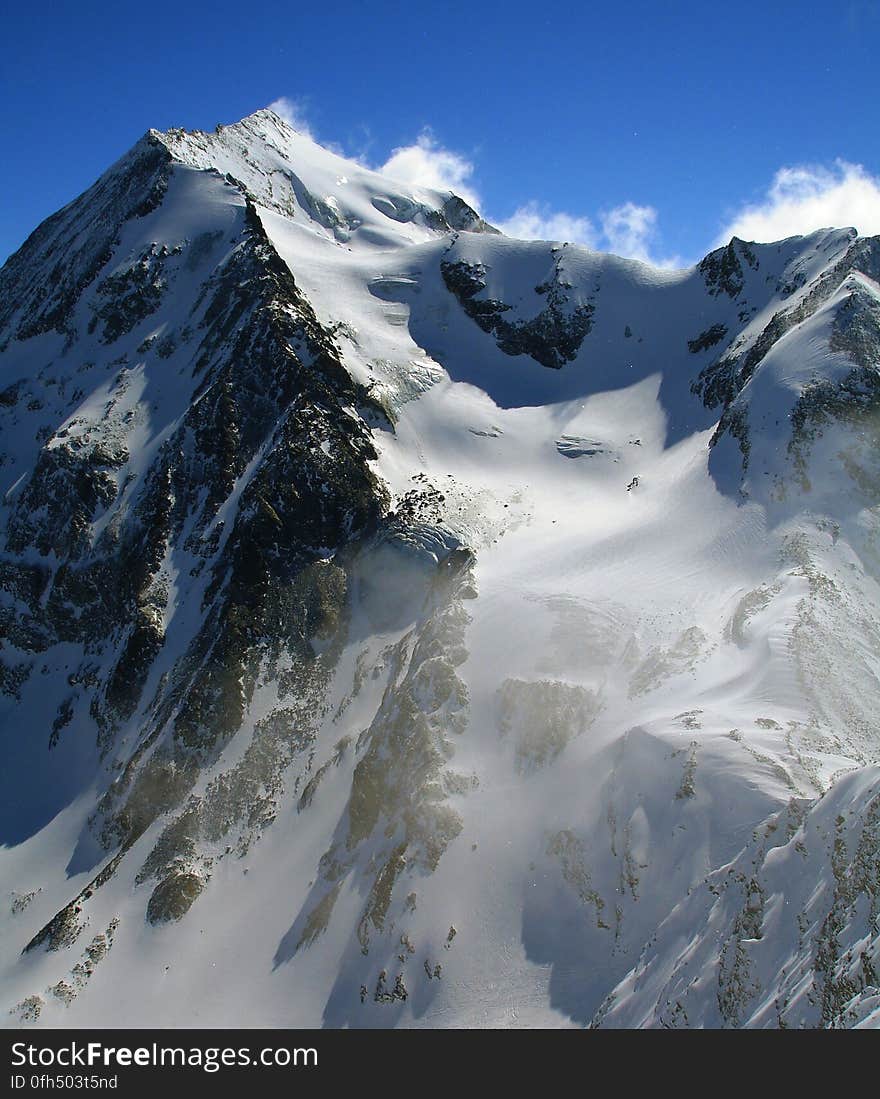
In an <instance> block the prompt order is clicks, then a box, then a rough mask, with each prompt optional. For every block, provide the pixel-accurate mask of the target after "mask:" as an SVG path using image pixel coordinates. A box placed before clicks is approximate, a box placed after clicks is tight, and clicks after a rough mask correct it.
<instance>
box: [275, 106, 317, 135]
mask: <svg viewBox="0 0 880 1099" xmlns="http://www.w3.org/2000/svg"><path fill="white" fill-rule="evenodd" d="M269 110H270V111H274V112H275V114H277V115H278V117H279V118H283V119H284V121H285V122H286V123H288V125H290V126H292V127H293V128H294V129H295V130H297V131H299V133H301V134H305V136H306V137H310V138H312V139H313V140H314V134H313V133H312V128H311V126H310V125H309V122H308V119H307V117H306V105H305V104H304V103H303V102H302V100H300V99H290V98H289V97H288V96H286V95H282V96H280V97H279V98H278V99H273V100H272V102H271V103H270V104H269Z"/></svg>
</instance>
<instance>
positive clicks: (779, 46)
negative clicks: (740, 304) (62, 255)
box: [0, 0, 880, 260]
mask: <svg viewBox="0 0 880 1099" xmlns="http://www.w3.org/2000/svg"><path fill="white" fill-rule="evenodd" d="M0 26H2V30H0V149H2V150H3V153H2V159H3V184H4V195H3V201H2V204H0V260H2V259H4V258H5V257H6V255H7V254H8V253H9V252H10V251H12V250H14V249H15V248H16V247H18V245H19V244H20V243H21V242H22V241H23V240H24V238H25V237H26V236H27V234H28V233H29V232H30V231H31V230H32V229H33V228H35V227H36V225H37V224H38V222H39V221H41V220H42V219H43V218H44V217H46V216H48V215H49V214H51V213H52V212H54V211H55V210H56V209H58V208H59V207H60V206H62V205H63V204H64V203H66V202H68V201H70V200H71V199H72V198H74V197H75V196H76V195H77V194H78V193H79V192H81V191H82V190H83V189H84V188H85V187H87V186H88V185H89V184H90V183H91V182H92V181H93V180H94V179H95V178H96V177H97V176H98V175H99V174H100V173H101V172H102V171H103V170H104V169H105V168H106V167H108V165H109V164H110V163H111V162H112V161H113V160H115V159H116V158H117V157H118V156H120V155H121V154H122V153H123V152H124V151H125V150H126V149H127V148H128V147H129V146H130V145H132V144H133V142H134V141H135V140H136V139H137V138H138V137H139V136H140V135H141V134H142V133H143V132H144V131H145V130H147V129H148V128H149V127H150V126H154V127H157V128H159V129H166V128H168V127H170V126H184V127H186V128H190V129H192V128H200V129H211V128H213V127H214V125H215V124H216V123H217V122H232V121H235V120H237V119H238V118H240V117H242V116H244V115H246V114H249V113H250V112H252V111H254V110H256V109H257V108H259V107H261V106H265V105H266V104H268V103H269V102H270V101H272V100H274V99H276V98H277V97H279V96H288V97H291V98H293V99H296V100H299V101H300V102H304V103H305V106H306V108H307V115H308V118H309V121H310V124H311V127H312V129H313V131H314V133H315V136H316V137H317V138H318V139H319V140H323V141H325V142H335V143H336V144H337V145H339V146H341V147H342V148H343V150H344V151H347V152H349V153H352V154H360V155H365V156H366V157H367V159H368V160H369V162H370V163H371V164H380V163H382V162H383V161H384V160H385V159H386V158H387V156H388V154H389V153H390V151H391V149H392V148H393V147H395V146H399V145H403V144H409V143H410V142H412V141H414V140H415V138H416V137H417V135H418V134H419V132H420V131H421V130H422V128H423V127H425V126H430V127H431V128H432V130H433V133H434V135H435V137H436V139H437V140H438V141H439V142H440V143H441V144H443V145H445V146H447V147H449V148H451V149H454V150H456V151H458V152H460V153H462V154H463V155H465V156H466V157H467V158H468V159H470V160H472V161H473V162H474V164H475V168H476V171H475V185H476V187H477V189H478V190H479V191H480V194H481V195H482V198H483V211H484V212H485V213H486V214H487V215H488V216H490V217H494V218H496V219H502V218H506V217H508V216H509V215H510V214H512V213H513V211H514V209H515V208H516V207H517V206H520V205H522V204H523V203H525V202H527V201H529V200H534V199H537V200H540V201H542V202H546V203H547V204H548V205H549V206H550V207H552V208H553V209H556V210H565V211H567V212H569V213H571V214H576V215H577V214H585V215H589V216H591V217H593V216H595V214H596V212H597V211H598V210H600V209H602V208H608V207H611V206H614V205H617V204H619V203H621V202H624V201H633V202H636V203H640V204H650V205H652V206H655V207H657V209H658V210H659V214H660V225H661V228H662V231H663V245H664V246H665V247H666V250H667V251H669V252H673V251H675V252H678V253H680V254H683V255H698V254H702V252H703V251H705V248H706V247H707V246H708V245H709V244H710V243H711V242H712V240H713V238H714V236H715V234H716V233H717V231H718V230H719V228H720V226H721V225H722V223H723V221H724V219H725V216H726V215H728V214H729V213H730V212H731V211H732V210H734V209H735V208H738V207H739V206H740V205H741V204H742V203H743V202H745V201H747V200H749V199H752V198H754V197H755V196H757V195H758V194H759V193H761V192H763V191H764V190H765V189H766V187H767V186H768V184H769V183H770V181H771V179H772V177H773V174H774V172H775V171H776V170H777V169H778V168H780V167H782V166H783V165H792V164H802V163H824V164H830V163H831V162H833V161H834V159H835V158H838V157H840V158H843V159H845V160H849V161H853V162H856V163H861V164H863V165H865V167H866V168H867V169H868V170H869V171H871V172H872V173H874V174H877V173H878V171H880V125H878V121H880V111H878V91H880V89H878V83H880V80H878V71H880V49H878V46H880V5H878V3H877V2H876V0H871V2H864V0H853V2H846V0H844V2H840V3H837V2H835V3H832V2H828V3H822V4H819V3H812V2H810V0H801V2H800V3H794V2H788V0H786V2H776V3H774V2H772V0H771V2H769V3H768V2H764V3H758V2H755V0H739V2H737V3H724V4H721V3H714V2H712V0H706V2H704V3H693V2H678V3H676V2H669V3H661V2H657V3H647V2H618V3H613V4H608V3H606V4H601V5H599V4H591V3H581V4H576V3H573V2H571V3H563V2H559V0H539V2H537V3H525V2H522V0H506V2H498V0H487V2H470V3H464V2H460V0H450V2H447V3H442V4H441V3H435V2H433V0H429V2H424V3H418V2H412V3H403V2H400V0H376V2H374V3H336V4H333V3H324V4H320V3H315V2H314V0H308V2H302V3H282V2H277V0H264V2H252V3H249V4H243V3H241V2H238V3H230V2H228V0H215V2H214V3H211V4H207V3H203V2H201V0H199V2H186V0H178V2H176V3H172V2H168V0H152V2H148V3H131V2H127V0H119V2H117V3H109V2H106V0H90V2H79V3H73V2H70V0H61V2H58V3H53V4H35V3H30V4H28V3H16V4H14V5H12V4H8V5H6V6H5V9H4V13H3V16H2V24H0Z"/></svg>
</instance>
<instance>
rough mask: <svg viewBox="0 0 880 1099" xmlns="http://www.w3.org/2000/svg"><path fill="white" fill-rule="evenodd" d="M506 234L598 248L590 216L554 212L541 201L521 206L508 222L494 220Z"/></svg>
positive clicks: (527, 238) (520, 237) (522, 238)
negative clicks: (565, 241)
mask: <svg viewBox="0 0 880 1099" xmlns="http://www.w3.org/2000/svg"><path fill="white" fill-rule="evenodd" d="M492 224H493V225H496V226H497V227H498V228H499V229H500V230H501V232H502V233H506V234H507V236H509V237H516V238H517V240H567V241H570V242H571V243H572V244H585V245H586V246H587V247H588V248H595V247H596V242H597V234H596V230H595V228H594V226H593V223H592V222H591V221H590V219H589V218H588V217H578V216H576V215H574V214H566V213H565V212H563V211H561V210H557V211H554V210H551V209H549V207H547V206H543V205H542V204H541V203H539V202H535V201H532V202H527V203H526V204H525V206H520V207H519V209H517V210H516V211H515V212H514V213H513V215H512V217H509V218H507V220H506V221H493V223H492Z"/></svg>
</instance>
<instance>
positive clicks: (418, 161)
mask: <svg viewBox="0 0 880 1099" xmlns="http://www.w3.org/2000/svg"><path fill="white" fill-rule="evenodd" d="M376 170H377V171H378V172H381V173H382V174H383V175H388V176H391V177H392V178H393V179H396V180H399V181H400V182H401V183H408V184H410V185H411V186H415V187H430V188H431V189H432V190H435V191H454V192H455V194H457V195H458V196H459V197H461V198H463V199H464V200H465V202H467V203H469V204H470V205H471V206H473V207H474V208H475V209H478V208H479V204H480V198H479V195H478V194H477V192H476V191H475V190H474V189H473V187H472V186H471V184H470V183H469V182H468V181H469V180H470V178H471V176H472V175H473V174H474V166H473V164H472V163H471V162H470V161H469V160H467V159H466V158H465V157H463V156H462V155H461V154H460V153H456V152H453V150H452V149H445V148H443V146H442V145H438V144H437V142H436V140H435V139H434V137H433V135H432V134H431V131H430V130H423V131H422V132H421V133H420V134H419V136H418V138H417V140H416V142H415V144H414V145H402V146H400V147H399V148H397V149H392V150H391V156H390V157H389V158H388V160H386V161H385V163H384V164H383V165H382V166H381V167H380V168H377V169H376Z"/></svg>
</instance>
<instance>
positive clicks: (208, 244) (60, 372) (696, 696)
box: [0, 111, 880, 1027]
mask: <svg viewBox="0 0 880 1099" xmlns="http://www.w3.org/2000/svg"><path fill="white" fill-rule="evenodd" d="M878 282H880V238H870V239H866V238H859V237H858V236H857V234H856V233H855V231H854V230H851V229H842V230H840V229H836V230H822V231H820V232H817V233H814V234H813V235H812V236H809V237H797V238H793V239H790V240H786V241H782V242H780V243H778V244H772V245H754V244H747V243H745V242H743V241H739V240H736V239H734V240H733V241H731V243H730V244H729V245H728V246H727V247H724V248H721V249H719V250H717V251H715V252H712V253H711V254H710V255H708V256H707V257H706V258H705V259H704V260H703V261H702V262H701V263H700V264H699V265H698V266H697V267H695V268H693V269H690V270H686V271H679V272H668V271H658V270H654V269H652V268H649V267H646V266H645V265H643V264H640V263H637V262H633V261H629V260H623V259H620V258H617V257H615V256H610V255H602V254H598V253H595V252H591V251H589V250H587V249H585V248H582V247H579V246H575V245H572V244H552V243H543V242H532V243H524V242H521V241H516V240H512V239H509V238H507V237H505V236H503V235H501V234H499V233H498V232H497V231H496V230H494V229H493V228H492V227H491V226H490V225H488V224H487V223H486V222H485V221H484V220H483V219H482V218H481V217H480V216H479V215H478V214H477V213H476V212H475V211H474V210H472V209H471V208H470V207H469V206H467V204H466V203H464V202H463V201H462V200H461V199H459V198H457V197H456V196H454V195H451V194H443V193H438V192H434V191H430V190H424V189H413V188H412V187H409V186H405V185H399V184H397V183H396V182H395V181H393V180H390V179H386V178H383V177H382V176H379V175H377V174H375V173H373V172H371V171H368V170H367V169H365V168H363V167H362V166H360V165H358V164H356V163H353V162H350V161H346V160H344V159H342V158H340V157H339V156H337V155H335V154H333V153H331V152H329V151H327V150H325V149H323V148H321V147H320V146H318V145H316V144H315V143H314V142H312V141H311V140H310V139H309V138H307V137H305V136H304V135H302V134H299V133H296V132H295V131H294V130H292V129H291V128H290V127H289V126H288V125H287V124H286V123H285V122H283V121H282V120H281V119H280V118H278V117H277V116H276V115H274V114H273V113H272V112H270V111H259V112H257V114H255V115H252V116H251V117H249V118H246V119H244V120H243V121H242V122H240V123H238V124H236V125H233V126H227V127H219V128H218V129H217V131H216V132H215V133H188V132H184V131H181V130H172V131H169V132H168V133H158V132H155V131H151V132H150V133H149V134H147V135H146V136H145V137H144V138H143V139H142V140H141V141H139V142H138V143H137V144H136V145H135V146H134V148H133V149H132V150H131V151H130V152H129V153H128V154H127V155H126V156H124V157H123V158H122V159H121V160H120V161H119V162H118V163H117V164H115V165H114V166H113V167H112V168H111V169H110V170H109V171H108V172H107V173H106V174H105V175H104V176H103V177H102V178H101V179H100V180H99V181H98V182H97V183H96V184H95V185H94V186H93V187H92V188H91V189H90V190H89V191H87V192H86V193H85V194H84V195H82V196H81V197H80V198H78V199H77V200H76V201H74V202H73V203H71V204H70V205H69V206H67V207H65V208H64V209H63V210H61V211H60V212H59V213H58V214H56V215H55V216H54V217H52V218H50V219H49V220H48V221H46V222H45V223H44V224H43V225H41V226H40V227H39V228H38V229H37V230H36V232H35V233H34V234H33V235H32V236H31V237H30V238H29V239H28V240H27V242H26V243H25V244H24V245H23V246H22V248H21V249H20V250H19V251H18V252H17V253H16V254H15V255H14V256H12V257H11V258H10V259H9V261H8V262H7V263H6V265H5V266H4V267H3V269H2V270H0V479H2V480H0V494H2V495H0V530H2V535H0V536H2V551H0V735H2V752H3V756H2V758H3V768H2V796H0V844H2V847H0V876H2V881H3V889H4V891H5V898H6V900H5V901H4V903H3V905H2V908H0V943H2V950H0V984H2V989H3V999H4V1011H5V1012H7V1013H8V1014H6V1021H7V1025H9V1026H21V1025H25V1024H29V1025H30V1024H35V1025H37V1026H40V1025H49V1026H82V1025H99V1026H112V1025H119V1024H120V1023H124V1024H128V1025H135V1026H136V1025H150V1024H152V1025H165V1026H187V1025H202V1026H222V1025H234V1026H237V1025H242V1024H246V1025H264V1026H315V1025H327V1026H356V1027H390V1026H571V1025H574V1026H603V1027H610V1026H766V1027H777V1026H788V1027H803V1026H807V1027H813V1026H831V1027H838V1026H842V1027H848V1026H867V1027H870V1026H878V1025H880V978H878V973H880V880H878V879H880V727H878V723H877V714H878V712H880V653H878V637H880V632H878V630H880V587H878V582H880V540H878V539H880V452H878V428H880V375H878V368H880V288H878Z"/></svg>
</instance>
